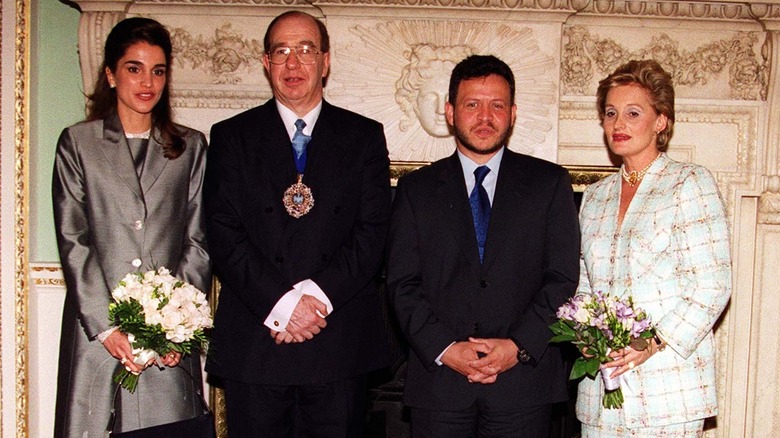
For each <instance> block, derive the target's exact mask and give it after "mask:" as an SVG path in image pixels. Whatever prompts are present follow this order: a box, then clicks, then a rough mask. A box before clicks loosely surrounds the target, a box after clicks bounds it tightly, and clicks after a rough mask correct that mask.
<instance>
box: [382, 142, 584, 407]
mask: <svg viewBox="0 0 780 438" xmlns="http://www.w3.org/2000/svg"><path fill="white" fill-rule="evenodd" d="M500 166H501V167H500V170H499V174H498V181H497V183H496V191H495V196H494V199H493V204H492V211H491V216H490V225H489V228H488V236H487V243H486V247H485V255H484V263H483V264H480V261H479V252H478V249H477V243H476V236H475V233H474V225H473V221H472V216H471V209H470V206H469V201H468V193H466V183H465V181H464V178H463V170H462V167H461V165H460V161H459V159H458V157H457V155H456V154H455V155H452V156H451V157H449V158H445V159H443V160H440V161H438V162H436V163H434V164H432V165H431V166H428V167H425V168H422V169H420V170H418V171H415V172H413V173H411V174H409V175H408V176H406V177H404V178H402V179H401V181H400V182H399V184H398V189H397V192H396V196H395V203H394V209H393V217H392V221H391V226H390V239H389V243H388V291H389V294H390V297H391V299H392V302H393V306H394V308H395V312H396V314H397V316H398V319H399V322H400V326H401V330H402V331H403V333H404V334H405V335H406V338H407V339H408V340H409V343H410V346H411V352H410V358H409V366H408V371H407V372H408V375H407V379H406V386H405V394H404V401H405V402H406V403H407V404H408V405H411V406H414V407H421V408H426V409H442V410H460V409H465V408H466V407H468V406H470V405H471V404H472V403H473V402H474V401H475V399H476V397H478V396H479V397H484V398H485V399H486V400H488V401H489V403H491V404H493V405H495V406H502V407H508V406H527V405H540V404H546V403H552V402H556V401H560V400H565V398H566V379H567V376H566V375H565V371H564V366H563V363H562V360H561V357H560V353H559V351H558V349H557V348H556V347H554V346H550V345H549V344H548V341H549V339H550V338H551V337H552V333H551V332H550V330H549V328H548V325H549V324H550V323H552V322H553V320H554V317H555V310H556V309H557V307H558V306H560V305H561V304H562V303H563V302H564V301H565V300H566V299H567V298H569V297H570V296H571V295H572V294H573V293H574V291H575V289H576V286H577V281H578V279H579V250H580V235H579V226H578V222H577V211H576V207H575V204H574V200H573V196H572V188H571V183H570V179H569V176H568V172H567V171H566V170H565V169H563V168H562V167H560V166H558V165H555V164H552V163H549V162H546V161H543V160H540V159H537V158H533V157H529V156H526V155H521V154H517V153H514V152H511V151H509V150H506V151H504V156H503V158H502V160H501V165H500ZM469 336H475V337H483V338H511V339H513V340H514V341H515V342H517V343H519V344H521V345H522V347H524V348H525V349H526V350H527V351H528V352H529V353H530V354H531V356H532V357H533V359H534V362H535V365H529V364H525V365H524V364H517V365H515V366H514V367H513V368H511V369H510V370H508V371H506V372H504V373H502V374H499V375H498V380H497V381H496V382H495V383H493V384H490V385H482V384H470V383H468V381H467V379H466V377H464V376H462V375H460V374H458V373H456V372H455V371H453V370H451V369H450V368H448V367H447V366H444V365H442V366H438V365H436V363H435V359H436V357H437V356H438V355H439V354H441V352H442V351H443V350H444V349H445V348H446V347H447V346H448V345H449V344H450V343H452V342H454V341H462V340H466V339H467V338H468V337H469Z"/></svg>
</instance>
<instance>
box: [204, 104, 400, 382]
mask: <svg viewBox="0 0 780 438" xmlns="http://www.w3.org/2000/svg"><path fill="white" fill-rule="evenodd" d="M292 154H293V152H292V146H291V143H290V139H289V137H288V135H287V131H286V130H285V128H284V126H283V124H282V120H281V117H280V116H279V113H278V111H277V109H276V103H275V101H274V100H270V101H268V102H266V103H265V104H264V105H262V106H259V107H256V108H253V109H251V110H248V111H246V112H244V113H241V114H238V115H237V116H235V117H232V118H230V119H228V120H225V121H222V122H220V123H217V124H215V125H214V126H213V128H212V130H211V145H210V146H209V154H208V164H207V169H206V179H205V185H204V193H205V202H206V227H207V236H208V238H209V241H210V242H213V245H210V252H211V256H212V259H213V262H214V267H215V270H216V273H217V275H218V276H219V279H220V281H221V282H222V290H221V293H220V298H219V304H218V307H217V313H216V317H215V321H214V331H213V335H212V342H211V353H212V355H211V358H210V359H209V360H208V363H207V367H206V370H207V371H209V372H210V373H213V374H216V375H218V376H221V377H224V378H228V379H231V380H236V381H240V382H246V383H255V384H270V385H299V384H314V383H326V382H332V381H335V380H341V379H344V378H348V377H354V376H357V375H359V374H363V373H366V372H368V371H371V370H375V369H378V368H381V367H383V366H385V365H387V364H388V362H389V349H388V346H387V339H386V334H385V330H384V322H383V318H382V314H381V307H380V304H381V303H380V299H379V294H378V291H377V282H376V274H377V271H378V269H379V265H380V262H381V259H382V253H383V248H384V242H385V237H386V234H387V227H388V222H389V215H390V184H389V161H388V156H387V145H386V142H385V137H384V133H383V130H382V125H380V124H379V123H377V122H375V121H373V120H370V119H367V118H365V117H362V116H360V115H358V114H355V113H351V112H349V111H346V110H343V109H340V108H337V107H334V106H333V105H330V104H328V103H327V102H323V106H322V112H321V113H320V116H319V119H318V120H317V124H316V125H315V127H314V131H313V132H312V139H311V141H310V143H309V146H308V159H307V163H306V170H305V172H304V179H303V182H304V183H305V184H306V185H308V186H309V187H310V188H311V190H312V192H313V196H314V201H315V203H314V207H313V209H312V210H311V212H309V213H308V214H307V215H305V216H303V217H301V218H300V219H295V218H293V217H291V216H290V215H289V214H288V213H287V211H286V210H285V208H284V206H283V204H282V196H283V194H284V191H285V190H286V189H287V188H288V187H289V186H290V185H291V184H293V183H294V182H295V181H296V176H297V174H296V170H295V164H294V161H293V155H292ZM307 278H311V279H312V280H314V281H315V282H316V283H317V284H318V285H319V286H320V288H321V289H322V290H323V291H324V292H325V294H326V295H327V296H328V297H329V298H330V300H331V302H332V304H333V307H334V311H333V312H332V313H331V314H330V315H329V316H328V318H327V323H328V325H327V327H326V328H325V329H323V331H322V332H321V333H320V334H318V335H317V336H315V337H314V339H312V340H309V341H306V342H303V343H300V344H295V343H294V344H286V345H276V344H274V341H273V339H272V338H271V337H270V335H269V329H268V328H267V327H265V326H264V325H263V321H264V320H265V318H266V317H267V316H268V314H269V312H270V311H271V309H272V308H273V306H274V305H275V304H276V302H277V301H278V300H279V298H280V297H281V296H282V295H284V294H285V293H286V292H287V291H288V290H290V289H291V288H292V286H293V285H294V284H295V283H297V282H299V281H301V280H304V279H307Z"/></svg>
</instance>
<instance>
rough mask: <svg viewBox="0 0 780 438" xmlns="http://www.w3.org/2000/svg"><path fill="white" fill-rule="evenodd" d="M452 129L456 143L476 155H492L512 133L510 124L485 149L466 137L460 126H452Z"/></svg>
mask: <svg viewBox="0 0 780 438" xmlns="http://www.w3.org/2000/svg"><path fill="white" fill-rule="evenodd" d="M453 129H454V131H455V137H456V138H457V139H458V143H460V144H461V145H462V146H463V147H464V148H466V149H468V150H469V151H471V152H474V153H475V154H478V155H492V154H494V153H496V152H498V150H499V149H501V148H502V147H503V146H504V145H505V144H506V143H507V140H509V136H510V135H512V126H510V127H508V128H507V129H506V131H504V134H503V135H502V136H501V137H500V138H499V139H498V141H497V142H495V143H494V144H493V145H492V146H491V147H489V148H487V149H478V148H477V147H476V146H474V145H473V144H471V143H470V142H469V141H468V140H467V139H466V135H465V133H464V132H463V131H461V130H460V127H458V126H453Z"/></svg>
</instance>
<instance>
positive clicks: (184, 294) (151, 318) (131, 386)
mask: <svg viewBox="0 0 780 438" xmlns="http://www.w3.org/2000/svg"><path fill="white" fill-rule="evenodd" d="M111 297H112V298H113V299H114V302H113V303H111V304H109V306H108V317H109V319H110V320H111V322H112V323H113V324H114V325H115V326H116V327H118V328H119V329H120V330H121V331H122V332H124V333H126V334H127V338H128V340H129V341H130V344H131V345H132V346H133V355H134V356H135V357H134V359H133V362H135V363H136V364H138V365H144V364H146V363H147V362H148V361H149V360H151V359H155V360H156V359H157V358H159V357H160V356H164V355H166V354H168V353H170V352H171V351H175V352H178V353H181V354H183V355H186V354H190V353H192V352H193V351H196V352H197V351H201V350H204V349H205V348H206V347H207V345H208V338H207V337H206V334H205V332H204V329H207V328H210V327H212V325H213V320H212V318H211V308H210V307H209V304H208V302H207V301H206V294H204V293H203V292H201V291H199V290H198V289H197V288H195V287H194V286H192V285H191V284H189V283H187V282H185V281H182V280H179V279H177V278H176V277H174V276H172V275H171V274H170V271H168V270H167V269H165V268H164V267H161V268H159V269H157V270H156V271H155V270H153V271H148V272H135V273H130V274H127V275H126V276H125V278H123V279H122V280H121V281H120V282H119V284H118V285H117V286H116V287H115V288H114V290H112V291H111ZM138 378H139V376H138V375H135V374H133V373H130V372H129V371H127V370H126V369H124V370H122V371H121V372H120V373H119V374H117V375H116V376H114V381H115V382H117V383H119V384H121V385H122V387H123V388H125V389H127V390H128V391H130V392H135V388H136V386H138Z"/></svg>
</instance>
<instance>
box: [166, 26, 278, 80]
mask: <svg viewBox="0 0 780 438" xmlns="http://www.w3.org/2000/svg"><path fill="white" fill-rule="evenodd" d="M171 40H172V42H173V47H174V50H173V58H174V59H175V60H176V62H177V63H181V64H182V65H183V66H185V67H191V68H192V69H195V70H200V71H202V72H204V73H206V74H207V75H208V76H209V78H211V80H212V83H214V84H228V85H237V84H240V83H241V75H240V74H239V73H241V72H246V71H257V70H261V71H262V69H263V42H262V41H259V40H257V39H250V38H245V37H243V36H241V35H240V34H239V33H238V32H236V31H234V30H233V29H232V27H231V24H230V23H228V22H226V23H224V24H223V25H222V26H220V27H219V28H217V29H215V30H214V35H213V37H210V38H208V37H204V36H203V35H198V36H193V35H192V34H190V32H189V31H187V30H186V29H182V28H179V27H177V28H173V29H171Z"/></svg>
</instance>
